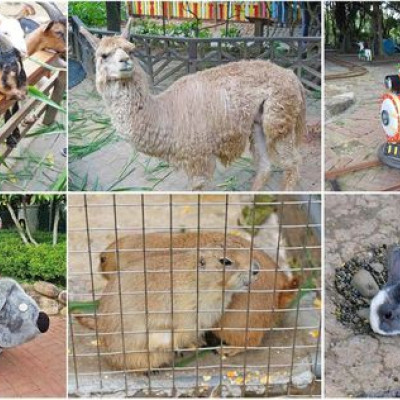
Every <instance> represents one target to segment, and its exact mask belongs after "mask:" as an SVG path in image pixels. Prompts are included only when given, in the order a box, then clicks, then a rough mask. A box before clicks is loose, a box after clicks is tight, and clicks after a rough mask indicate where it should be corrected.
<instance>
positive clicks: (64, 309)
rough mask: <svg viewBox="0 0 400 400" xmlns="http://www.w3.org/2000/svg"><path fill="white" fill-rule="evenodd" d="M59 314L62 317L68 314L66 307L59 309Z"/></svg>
mask: <svg viewBox="0 0 400 400" xmlns="http://www.w3.org/2000/svg"><path fill="white" fill-rule="evenodd" d="M59 314H60V315H61V316H62V317H67V316H68V307H63V308H62V309H61V310H60V312H59Z"/></svg>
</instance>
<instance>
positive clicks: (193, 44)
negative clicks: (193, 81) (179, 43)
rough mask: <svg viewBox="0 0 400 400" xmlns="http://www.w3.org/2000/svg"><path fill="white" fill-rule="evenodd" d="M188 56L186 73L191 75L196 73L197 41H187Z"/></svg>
mask: <svg viewBox="0 0 400 400" xmlns="http://www.w3.org/2000/svg"><path fill="white" fill-rule="evenodd" d="M188 55H189V65H188V72H189V73H190V74H192V73H194V72H197V41H196V40H189V42H188Z"/></svg>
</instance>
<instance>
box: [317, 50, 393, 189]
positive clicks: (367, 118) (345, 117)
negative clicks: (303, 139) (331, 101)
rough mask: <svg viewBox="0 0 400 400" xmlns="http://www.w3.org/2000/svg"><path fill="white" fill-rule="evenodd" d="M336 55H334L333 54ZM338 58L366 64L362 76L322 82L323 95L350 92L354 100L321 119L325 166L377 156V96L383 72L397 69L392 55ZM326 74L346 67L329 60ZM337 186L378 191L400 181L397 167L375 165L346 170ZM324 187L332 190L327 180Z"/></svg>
mask: <svg viewBox="0 0 400 400" xmlns="http://www.w3.org/2000/svg"><path fill="white" fill-rule="evenodd" d="M336 56H337V55H335V57H336ZM340 59H343V60H345V61H351V62H353V63H354V64H356V65H362V66H364V67H365V68H367V70H368V73H367V74H366V75H363V76H358V77H353V78H346V79H337V80H333V81H327V82H326V96H327V97H329V96H330V95H331V94H330V93H333V92H335V94H337V93H354V99H355V104H354V105H353V106H351V107H350V108H348V109H347V110H346V111H345V112H343V113H341V114H339V115H337V116H335V117H334V118H332V119H331V120H327V121H326V123H325V170H326V171H327V172H329V171H331V170H333V169H339V168H344V167H349V166H353V165H355V164H358V163H361V162H365V161H371V160H377V158H378V156H377V153H378V148H379V146H380V145H381V144H382V143H384V142H386V136H385V134H384V132H383V129H382V127H381V123H380V117H379V110H380V99H381V97H382V95H383V93H384V92H385V88H384V86H383V80H384V77H385V76H386V75H393V74H396V72H397V67H396V65H397V63H398V60H397V61H396V60H395V59H391V60H389V61H387V62H382V61H374V62H372V63H367V62H359V61H358V60H357V59H356V57H355V56H348V57H344V56H341V57H340ZM325 68H326V74H331V73H337V72H343V71H346V69H345V68H343V67H342V66H339V65H337V64H335V63H332V62H330V61H329V60H328V61H327V62H326V64H325ZM338 181H339V184H340V187H341V190H343V191H351V190H362V191H368V190H369V191H379V190H382V189H384V188H385V187H390V186H394V185H396V184H399V183H400V171H398V170H394V169H392V168H389V167H385V166H379V167H374V168H370V169H368V170H363V171H359V172H356V173H352V174H348V175H346V176H343V177H341V178H339V179H338ZM326 189H327V190H332V187H331V185H330V184H329V183H327V184H326Z"/></svg>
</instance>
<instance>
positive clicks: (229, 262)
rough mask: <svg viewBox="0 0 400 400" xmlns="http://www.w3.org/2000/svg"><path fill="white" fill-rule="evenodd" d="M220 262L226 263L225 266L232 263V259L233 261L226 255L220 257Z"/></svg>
mask: <svg viewBox="0 0 400 400" xmlns="http://www.w3.org/2000/svg"><path fill="white" fill-rule="evenodd" d="M219 262H220V263H221V264H222V265H225V266H229V265H232V261H231V260H230V259H229V258H226V257H224V258H220V259H219Z"/></svg>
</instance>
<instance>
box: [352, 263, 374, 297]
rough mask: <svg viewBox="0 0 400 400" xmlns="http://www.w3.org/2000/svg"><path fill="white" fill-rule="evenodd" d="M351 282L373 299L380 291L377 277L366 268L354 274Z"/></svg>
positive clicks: (362, 293)
mask: <svg viewBox="0 0 400 400" xmlns="http://www.w3.org/2000/svg"><path fill="white" fill-rule="evenodd" d="M351 284H352V285H353V287H354V288H355V289H357V290H358V291H359V292H360V293H361V295H362V296H364V297H366V298H367V299H371V298H372V297H374V296H375V295H376V294H377V293H378V292H379V286H378V284H377V283H376V282H375V279H374V278H373V277H372V275H371V274H370V273H369V272H368V271H367V270H365V269H360V270H359V271H358V272H357V273H356V274H355V275H354V276H353V279H352V281H351Z"/></svg>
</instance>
